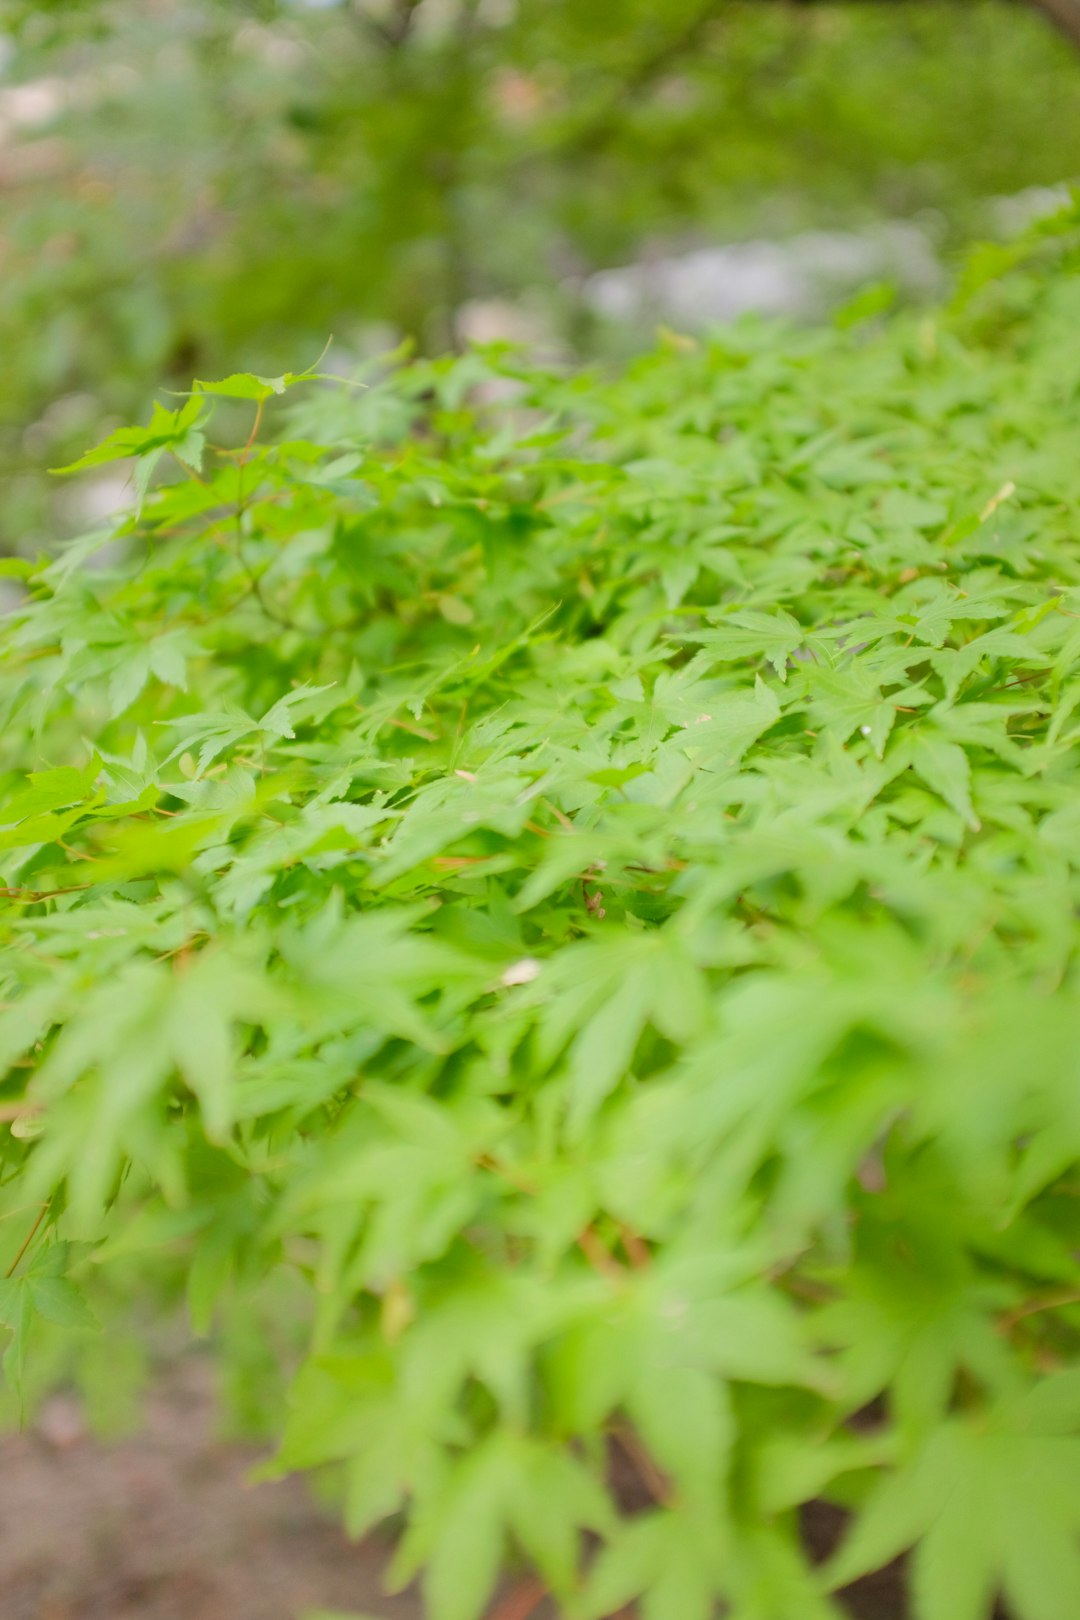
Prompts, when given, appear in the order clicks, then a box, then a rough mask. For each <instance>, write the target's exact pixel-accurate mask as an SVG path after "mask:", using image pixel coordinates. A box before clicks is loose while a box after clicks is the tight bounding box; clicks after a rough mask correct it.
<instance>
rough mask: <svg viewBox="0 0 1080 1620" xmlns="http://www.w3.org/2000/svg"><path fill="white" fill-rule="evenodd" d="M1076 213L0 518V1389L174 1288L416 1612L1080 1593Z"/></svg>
mask: <svg viewBox="0 0 1080 1620" xmlns="http://www.w3.org/2000/svg"><path fill="white" fill-rule="evenodd" d="M1078 240H1080V210H1078V208H1077V205H1076V204H1075V203H1074V204H1072V205H1071V206H1070V207H1069V208H1067V209H1066V210H1065V211H1064V213H1063V214H1062V215H1061V216H1060V217H1058V218H1057V219H1055V220H1054V221H1053V222H1052V223H1049V224H1047V225H1044V226H1042V227H1040V228H1039V230H1037V231H1036V232H1033V233H1032V234H1031V235H1030V236H1029V237H1028V238H1026V239H1025V240H1024V241H1023V242H1020V243H1017V244H1013V245H1011V246H1010V247H1008V248H1006V249H988V250H986V251H985V252H983V253H982V254H980V255H978V256H977V258H976V259H975V260H974V261H973V262H972V264H971V266H970V269H969V272H968V274H967V277H966V279H965V280H964V282H963V285H962V288H961V293H960V295H959V298H958V300H957V301H956V303H955V304H954V305H953V306H952V307H951V308H950V309H947V310H942V311H939V312H937V313H936V314H935V315H933V316H927V315H926V314H904V315H898V316H888V315H887V314H883V313H882V311H881V308H880V300H878V301H877V302H876V303H875V300H874V299H872V298H868V299H863V300H862V301H861V302H860V303H859V304H857V305H855V306H852V307H850V308H849V309H848V310H847V311H845V312H843V313H842V315H841V316H840V317H839V318H838V320H837V322H836V323H835V324H834V325H833V326H832V327H830V328H829V329H826V330H812V331H803V332H794V331H785V330H783V329H778V328H775V327H773V326H771V325H768V324H765V323H760V322H753V321H751V322H747V323H743V324H742V325H740V326H738V327H736V328H733V329H731V330H730V331H727V332H724V333H723V334H721V335H718V336H717V337H715V338H714V339H712V340H710V341H708V342H702V343H697V342H695V341H691V340H689V339H685V338H681V337H678V336H677V335H674V334H669V335H668V336H667V337H666V338H665V339H664V340H663V341H662V342H661V344H660V346H659V348H658V349H657V350H656V351H655V352H653V353H651V354H650V355H648V356H646V357H643V358H641V359H639V360H637V361H636V362H634V363H633V364H632V365H630V366H629V367H628V368H626V369H624V370H622V371H621V372H619V373H617V374H613V375H603V374H599V373H597V374H587V373H586V374H582V373H577V372H571V371H568V370H563V369H560V368H558V367H549V368H544V367H540V366H537V365H535V364H532V363H528V362H526V361H525V360H524V359H522V358H521V356H520V355H518V354H517V353H516V352H515V351H513V350H509V349H500V348H492V349H488V350H483V351H481V350H478V351H474V352H470V353H468V354H466V355H465V356H463V357H461V358H459V359H453V360H438V361H426V362H413V363H409V364H401V363H398V362H396V361H395V360H393V358H391V359H389V360H387V361H385V362H383V363H381V364H379V365H377V366H373V367H372V368H371V369H370V370H369V373H368V375H367V376H366V377H365V378H362V379H358V380H354V381H353V382H350V383H340V382H335V381H334V380H332V379H326V378H319V377H318V376H316V375H314V373H316V372H318V369H319V368H318V366H316V367H314V368H312V372H311V373H307V374H299V375H288V376H282V377H273V378H269V377H256V376H250V375H247V374H240V375H234V376H232V377H228V378H225V379H224V380H222V381H220V382H217V383H213V384H207V383H196V384H195V385H194V388H193V390H192V391H191V393H190V395H189V396H188V397H187V398H186V399H184V400H181V401H180V402H176V401H169V402H168V403H166V404H163V405H161V406H160V407H159V408H158V410H157V411H156V413H155V415H154V418H153V420H152V421H151V422H150V423H149V425H148V426H146V427H145V428H129V429H121V430H118V431H117V432H116V433H115V434H114V435H112V437H111V438H109V439H107V440H106V441H105V442H104V443H103V444H102V445H100V446H99V447H98V448H97V449H95V450H93V451H91V452H90V453H89V454H88V455H87V456H86V457H85V458H84V463H83V464H84V465H89V466H94V465H98V464H100V463H101V462H102V461H103V460H105V459H107V458H109V457H116V458H120V459H123V458H132V457H134V458H135V460H134V466H135V474H134V483H135V490H134V494H133V500H132V504H131V508H130V510H129V511H128V512H127V513H126V514H125V515H124V516H122V518H121V519H120V520H118V521H117V522H116V523H115V524H109V525H106V526H104V527H102V528H101V529H98V530H95V531H94V532H91V533H88V534H86V535H85V536H84V537H82V538H80V539H79V540H77V541H76V542H74V543H73V544H72V545H71V546H69V547H68V548H66V549H65V550H64V551H63V552H62V553H61V554H60V555H58V556H56V557H43V558H41V559H39V560H37V561H29V560H8V561H7V562H5V563H4V564H3V565H0V566H2V570H3V572H4V574H5V575H6V576H7V577H8V578H9V579H13V580H15V581H16V582H18V583H19V585H20V586H21V588H22V589H23V590H24V592H25V595H24V599H23V601H22V604H21V605H20V606H19V607H18V608H17V609H16V610H14V611H13V612H11V613H9V614H8V615H7V616H6V617H5V618H4V620H3V622H2V628H0V713H2V718H3V733H2V734H3V739H4V741H3V748H4V769H5V774H4V777H3V784H2V785H3V792H4V800H3V808H2V809H0V872H2V878H3V894H4V898H5V907H4V914H3V922H2V937H0V977H2V981H3V986H2V998H3V1009H2V1010H0V1059H2V1073H3V1080H2V1083H0V1119H2V1120H3V1121H4V1129H3V1144H2V1151H3V1170H2V1176H0V1243H2V1244H3V1250H4V1252H3V1255H2V1256H0V1258H2V1260H3V1270H4V1271H6V1273H7V1276H6V1279H5V1280H4V1281H3V1282H2V1283H0V1321H2V1322H3V1324H4V1326H5V1328H6V1329H7V1349H6V1357H5V1367H6V1372H7V1375H8V1379H9V1383H10V1386H11V1395H10V1397H9V1398H10V1401H11V1403H12V1405H13V1407H14V1406H17V1405H18V1404H19V1403H24V1404H28V1403H30V1402H31V1401H33V1400H34V1399H35V1398H36V1396H37V1394H39V1393H40V1392H41V1390H42V1389H43V1388H45V1387H47V1386H48V1384H49V1383H50V1382H52V1381H54V1380H55V1379H56V1378H58V1377H66V1378H73V1379H76V1380H87V1379H88V1380H90V1382H91V1383H92V1381H93V1379H94V1377H96V1378H97V1379H98V1380H99V1382H100V1380H101V1377H102V1374H101V1363H100V1353H99V1352H98V1358H99V1359H98V1361H97V1363H96V1364H95V1362H94V1356H95V1350H94V1345H95V1343H96V1340H95V1337H94V1326H93V1322H94V1318H95V1317H97V1318H98V1319H100V1320H103V1321H105V1322H106V1323H107V1325H108V1328H109V1334H110V1344H111V1345H112V1346H116V1345H117V1344H119V1343H121V1342H123V1335H124V1334H125V1333H127V1334H129V1335H130V1336H131V1337H133V1338H134V1339H135V1340H138V1339H140V1338H145V1337H146V1328H145V1325H144V1322H145V1316H146V1312H147V1311H148V1309H152V1310H153V1311H154V1312H157V1313H160V1312H161V1311H164V1310H166V1309H168V1308H172V1306H173V1305H174V1304H175V1302H176V1300H177V1297H178V1294H179V1295H183V1296H186V1301H187V1308H188V1310H189V1313H190V1321H191V1324H192V1329H193V1331H194V1332H195V1333H197V1334H200V1335H207V1336H209V1338H210V1339H211V1342H212V1343H213V1344H214V1345H215V1346H216V1348H217V1349H218V1350H219V1352H220V1354H221V1356H222V1357H223V1359H224V1361H225V1363H226V1366H227V1367H228V1366H231V1367H232V1368H233V1372H232V1374H231V1375H230V1376H232V1377H233V1378H234V1380H235V1384H236V1386H237V1387H238V1388H240V1387H245V1386H246V1385H247V1384H249V1383H253V1382H254V1381H255V1380H256V1371H257V1372H258V1377H259V1378H262V1379H264V1380H269V1389H270V1395H269V1397H268V1407H269V1412H270V1416H271V1420H272V1421H273V1423H274V1424H275V1425H276V1427H277V1428H278V1430H279V1434H280V1447H279V1450H278V1452H277V1456H276V1461H275V1462H274V1463H273V1464H272V1465H271V1467H272V1468H276V1469H279V1470H290V1469H294V1468H315V1469H324V1470H326V1471H328V1477H329V1478H330V1480H331V1481H332V1482H333V1483H334V1484H335V1488H336V1489H337V1491H338V1493H339V1499H340V1502H341V1506H342V1511H343V1513H344V1517H345V1521H346V1524H347V1525H348V1527H349V1529H350V1531H351V1532H352V1533H353V1534H357V1535H359V1534H363V1533H364V1532H366V1531H367V1530H368V1529H369V1528H370V1527H371V1526H373V1525H376V1524H378V1523H380V1522H383V1521H390V1522H391V1523H392V1524H394V1525H396V1526H398V1527H399V1528H400V1530H401V1534H400V1537H399V1545H398V1551H397V1556H396V1560H395V1565H394V1571H393V1574H394V1579H395V1580H397V1581H399V1582H406V1581H408V1580H409V1579H411V1578H412V1577H413V1576H414V1575H416V1574H418V1573H419V1574H421V1575H422V1578H423V1581H424V1585H425V1592H426V1601H427V1604H428V1607H429V1612H430V1613H431V1615H432V1616H433V1617H434V1620H475V1617H477V1616H479V1615H480V1614H482V1613H483V1612H484V1611H485V1608H486V1605H487V1604H488V1602H489V1600H490V1598H491V1595H492V1593H493V1591H494V1590H495V1587H496V1584H497V1582H498V1580H499V1579H500V1576H501V1575H502V1574H503V1573H504V1572H505V1571H506V1570H508V1569H512V1568H514V1567H517V1566H520V1564H521V1563H522V1562H524V1563H526V1564H527V1565H528V1566H530V1567H531V1569H533V1570H534V1571H535V1572H536V1575H537V1579H538V1581H539V1583H540V1584H539V1586H538V1587H537V1590H538V1591H540V1590H543V1589H547V1590H549V1591H550V1592H551V1593H553V1594H554V1596H555V1598H556V1600H557V1602H558V1604H559V1606H560V1609H561V1611H562V1612H564V1613H565V1614H567V1615H568V1616H572V1617H580V1620H599V1617H601V1616H605V1615H610V1614H613V1613H615V1612H616V1611H618V1610H619V1609H620V1608H621V1607H622V1606H623V1605H625V1604H627V1603H638V1604H639V1605H640V1612H641V1615H642V1616H643V1617H644V1620H676V1617H677V1620H707V1617H709V1616H711V1615H713V1614H714V1613H715V1611H716V1606H717V1605H720V1604H722V1605H725V1606H726V1607H725V1610H724V1612H725V1613H727V1614H730V1615H732V1616H738V1617H740V1620H788V1617H790V1616H792V1615H793V1614H798V1615H800V1616H806V1617H822V1620H824V1617H827V1616H836V1615H839V1614H840V1613H842V1612H843V1609H842V1607H841V1606H840V1605H841V1600H840V1599H839V1598H838V1597H837V1596H836V1593H837V1592H839V1591H841V1590H842V1588H843V1586H844V1585H845V1584H846V1583H847V1582H849V1581H851V1580H852V1579H854V1578H856V1577H858V1576H859V1575H860V1574H862V1573H864V1572H865V1571H868V1570H872V1569H876V1568H879V1567H881V1566H882V1565H883V1564H884V1563H886V1562H887V1561H889V1560H890V1559H891V1558H893V1557H894V1556H895V1555H896V1554H897V1553H899V1552H901V1551H903V1550H905V1549H907V1548H912V1547H914V1548H915V1552H914V1555H913V1562H912V1568H913V1576H912V1586H913V1602H914V1605H915V1612H916V1614H917V1615H918V1617H919V1620H981V1617H985V1616H987V1615H988V1614H989V1612H990V1608H991V1605H992V1603H993V1601H994V1599H995V1596H996V1595H997V1594H998V1593H999V1592H1001V1593H1003V1594H1004V1596H1005V1599H1006V1601H1007V1602H1008V1604H1009V1606H1010V1609H1011V1612H1012V1613H1013V1614H1014V1615H1015V1616H1016V1617H1017V1620H1057V1617H1063V1616H1065V1615H1070V1614H1073V1613H1075V1612H1077V1611H1078V1610H1080V1556H1078V1552H1077V1541H1076V1532H1077V1528H1078V1522H1080V1501H1078V1498H1077V1481H1078V1479H1080V1470H1078V1466H1077V1457H1078V1455H1080V1453H1078V1447H1080V1383H1078V1371H1077V1365H1076V1349H1077V1338H1078V1329H1080V1295H1078V1291H1077V1287H1076V1260H1075V1256H1076V1250H1077V1244H1078V1239H1080V1230H1078V1217H1077V1209H1078V1207H1080V1206H1078V1203H1077V1191H1078V1186H1080V1182H1078V1163H1080V1108H1078V1104H1077V1096H1078V1092H1077V1086H1076V1064H1077V1055H1076V1054H1077V1043H1076V1032H1077V1028H1078V1019H1080V999H1078V990H1077V980H1076V953H1077V942H1078V941H1077V924H1076V908H1077V897H1078V892H1080V842H1078V820H1077V817H1078V811H1077V803H1078V786H1080V783H1078V776H1077V772H1078V765H1077V747H1076V745H1077V741H1078V739H1080V729H1078V728H1080V719H1078V711H1080V628H1078V625H1077V615H1078V612H1080V607H1078V603H1080V559H1078V553H1077V545H1076V529H1075V511H1076V505H1077V495H1078V490H1077V479H1078V463H1077V459H1076V455H1075V442H1074V440H1075V427H1074V422H1073V420H1072V413H1073V405H1074V402H1075V398H1076V394H1077V389H1078V388H1080V318H1078V317H1080V276H1078V275H1077V242H1078ZM359 383H362V384H363V386H360V385H358V384H359ZM230 423H231V424H232V425H231V427H230ZM169 468H171V469H172V471H168V470H167V469H169ZM116 1353H117V1352H116V1351H115V1349H114V1350H113V1351H112V1352H111V1354H113V1355H115V1354H116ZM95 1365H96V1367H97V1372H96V1373H95V1372H94V1370H93V1369H94V1367H95ZM88 1368H89V1369H90V1370H89V1371H88V1370H87V1369H88ZM275 1378H279V1379H282V1380H287V1381H288V1382H289V1386H290V1387H289V1390H288V1393H287V1395H286V1394H285V1393H284V1392H282V1390H281V1388H280V1385H279V1384H278V1383H275ZM613 1450H614V1451H618V1452H619V1453H620V1455H621V1456H622V1457H623V1458H624V1460H625V1461H626V1462H627V1463H628V1465H629V1466H631V1467H632V1468H633V1469H635V1470H636V1471H637V1474H638V1475H639V1478H640V1485H641V1490H642V1492H644V1495H645V1498H646V1499H647V1501H648V1503H649V1505H648V1506H645V1507H641V1506H640V1503H639V1504H638V1505H636V1506H635V1505H634V1504H633V1503H628V1502H627V1500H626V1499H625V1496H624V1495H621V1494H620V1491H619V1489H618V1483H617V1480H616V1479H615V1478H614V1476H613V1472H612V1467H611V1460H612V1454H613ZM639 1495H640V1493H639ZM822 1497H824V1498H827V1499H830V1500H832V1501H834V1502H836V1503H839V1504H840V1505H842V1506H843V1507H844V1508H845V1510H847V1511H848V1512H849V1513H850V1514H851V1516H852V1524H851V1529H850V1533H849V1535H848V1536H847V1538H846V1540H845V1541H844V1543H843V1544H842V1545H841V1547H840V1548H839V1550H838V1551H837V1553H836V1554H835V1556H834V1557H833V1558H832V1559H831V1560H830V1561H829V1562H827V1563H826V1564H825V1565H824V1566H823V1567H818V1566H815V1565H814V1564H813V1562H812V1560H811V1559H810V1558H809V1556H808V1554H807V1552H806V1550H805V1548H804V1546H803V1542H802V1538H801V1534H800V1511H801V1509H802V1508H803V1507H804V1505H805V1504H806V1503H808V1502H811V1501H814V1500H816V1499H820V1498H822Z"/></svg>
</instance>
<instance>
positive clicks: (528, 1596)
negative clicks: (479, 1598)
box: [489, 1575, 547, 1620]
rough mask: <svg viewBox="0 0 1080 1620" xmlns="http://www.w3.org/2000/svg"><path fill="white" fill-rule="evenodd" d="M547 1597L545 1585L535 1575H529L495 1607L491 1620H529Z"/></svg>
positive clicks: (512, 1588)
mask: <svg viewBox="0 0 1080 1620" xmlns="http://www.w3.org/2000/svg"><path fill="white" fill-rule="evenodd" d="M546 1596H547V1588H546V1587H545V1586H544V1584H543V1583H542V1582H541V1581H538V1580H537V1579H536V1577H535V1575H527V1576H526V1577H525V1579H524V1580H523V1581H518V1583H517V1585H516V1586H514V1587H511V1589H510V1591H509V1592H507V1594H506V1596H505V1597H504V1598H503V1600H502V1602H501V1603H497V1604H496V1605H495V1607H494V1608H493V1609H492V1611H491V1614H490V1616H489V1620H528V1617H529V1615H530V1614H532V1613H533V1611H534V1610H535V1609H537V1608H538V1607H539V1606H540V1604H541V1603H542V1602H543V1600H544V1598H545V1597H546Z"/></svg>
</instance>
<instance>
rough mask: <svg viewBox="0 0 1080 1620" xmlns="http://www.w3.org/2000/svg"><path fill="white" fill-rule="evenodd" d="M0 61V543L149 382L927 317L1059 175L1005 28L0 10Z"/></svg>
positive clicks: (845, 9) (1050, 101) (997, 22)
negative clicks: (895, 303) (864, 295)
mask: <svg viewBox="0 0 1080 1620" xmlns="http://www.w3.org/2000/svg"><path fill="white" fill-rule="evenodd" d="M1056 3H1058V4H1060V3H1064V4H1066V5H1068V4H1069V3H1071V0H1056ZM0 52H2V64H0V209H2V224H0V355H2V357H3V364H2V366H0V474H2V476H3V477H4V482H5V499H4V501H3V503H2V504H0V549H4V550H8V551H10V550H14V549H18V550H20V551H27V550H29V551H34V550H35V549H37V548H38V547H40V546H51V545H53V544H55V542H56V540H57V539H58V538H62V537H63V535H65V534H67V533H70V532H71V531H72V529H73V528H75V527H78V526H79V525H81V524H84V523H85V522H86V521H87V520H88V519H92V518H93V517H94V516H95V515H97V513H96V511H95V499H96V501H97V506H98V507H100V508H102V509H104V508H107V507H108V506H109V504H110V502H112V501H114V500H115V498H116V491H115V489H114V488H112V487H111V486H110V485H108V483H105V484H104V485H103V487H102V488H101V489H100V491H98V493H97V496H96V497H95V496H94V494H93V492H89V493H88V490H87V489H86V488H83V489H82V490H80V491H79V492H78V493H77V494H76V495H73V494H72V493H71V491H70V490H69V489H68V488H67V486H60V485H57V484H56V483H55V482H50V481H49V480H48V479H47V478H46V477H44V476H43V473H42V469H43V468H44V467H46V466H49V465H54V466H55V465H57V464H59V463H62V462H63V461H65V460H67V459H69V458H70V456H71V455H72V454H74V453H76V452H78V451H79V450H80V449H82V448H83V447H84V446H85V445H86V443H88V442H91V441H93V440H95V439H96V438H98V437H99V436H101V435H102V434H103V433H104V432H105V431H107V430H108V429H109V428H111V427H113V426H115V425H116V424H117V422H119V421H121V420H126V419H130V418H132V417H133V416H135V415H138V413H140V412H142V411H144V410H145V409H146V407H147V404H148V401H149V399H150V398H151V396H152V395H153V393H154V391H155V390H156V389H158V388H159V387H161V386H166V387H170V386H171V387H178V388H179V387H184V386H187V384H188V383H189V381H190V379H191V377H192V376H193V375H201V376H214V375H222V374H224V373H226V372H228V371H230V370H232V369H236V368H240V369H246V370H255V371H259V372H268V373H276V372H280V371H282V370H284V369H286V368H294V369H300V368H302V367H303V366H305V365H307V364H309V363H310V362H311V361H312V360H314V359H315V357H316V356H317V355H318V354H319V353H320V351H321V350H322V349H323V347H324V345H325V344H326V343H327V341H328V339H330V338H331V337H332V339H333V350H334V353H333V364H334V367H335V369H338V370H342V369H349V368H355V367H356V366H357V365H361V364H362V363H363V362H364V361H365V359H367V358H370V357H371V356H372V355H374V354H377V353H379V352H381V351H384V350H386V349H388V348H391V347H393V346H394V345H396V344H398V343H400V342H402V341H408V342H409V343H411V344H412V345H414V346H416V347H417V348H418V349H420V350H426V351H437V350H444V349H447V348H451V347H455V346H458V345H460V344H461V343H463V342H465V341H468V340H470V339H479V340H490V339H504V338H509V339H512V340H519V341H526V342H529V343H533V344H537V343H538V344H542V345H546V346H547V347H549V348H551V349H554V350H557V351H559V352H564V353H566V354H568V355H571V356H574V355H585V356H589V355H599V356H604V355H610V354H615V353H618V352H620V351H625V350H626V349H627V348H632V347H634V346H638V345H642V344H647V343H648V342H650V341H651V340H652V337H653V335H654V333H655V329H656V326H657V324H658V323H660V322H662V323H666V324H669V325H671V326H674V327H676V328H677V329H680V330H685V329H691V328H693V327H694V326H695V325H700V324H703V323H707V322H709V321H710V320H715V319H723V318H728V317H730V316H732V315H734V314H737V313H738V312H739V311H741V310H744V309H747V308H751V309H753V308H760V309H763V310H765V311H767V312H773V313H787V314H788V315H790V316H791V317H792V318H796V319H805V318H808V317H811V318H812V317H814V316H815V315H817V314H818V313H820V311H821V310H822V308H824V307H826V306H828V305H829V304H830V303H835V302H837V301H842V300H843V299H845V298H848V297H850V296H851V295H852V293H853V292H854V291H855V290H856V289H857V288H858V287H860V286H863V285H866V284H878V283H882V282H884V283H889V284H891V285H893V286H894V287H895V288H896V290H897V292H898V294H899V296H901V297H908V298H911V297H925V296H927V295H928V294H931V293H934V292H935V291H936V290H937V288H938V286H939V284H940V282H941V278H942V277H943V276H945V275H947V273H948V268H949V265H950V262H951V261H952V259H953V258H954V256H955V254H956V252H957V250H958V249H959V248H960V247H961V246H962V245H963V244H964V243H965V242H966V241H968V240H970V239H971V238H972V237H986V236H995V235H1002V234H1008V233H1009V232H1010V231H1012V230H1015V229H1016V228H1018V226H1019V225H1021V224H1022V223H1023V222H1024V221H1025V220H1026V219H1027V218H1028V217H1029V216H1030V214H1031V213H1032V212H1033V211H1037V210H1038V209H1039V208H1040V207H1045V206H1047V204H1048V203H1049V202H1051V201H1052V200H1053V188H1055V187H1059V186H1061V185H1062V184H1063V183H1065V182H1067V181H1069V180H1071V179H1072V178H1074V177H1076V176H1078V175H1080V51H1078V50H1077V49H1076V48H1075V46H1073V45H1071V44H1070V43H1069V41H1068V40H1067V39H1066V38H1065V37H1063V36H1062V34H1061V33H1060V32H1058V31H1056V30H1055V29H1054V28H1053V26H1052V25H1051V23H1050V22H1049V21H1048V19H1047V17H1046V15H1045V14H1044V12H1042V11H1040V9H1038V7H1037V6H1036V5H1034V4H1027V3H1024V0H876V3H874V0H836V3H815V4H807V3H800V0H602V3H600V4H585V3H582V0H59V3H52V4H50V3H42V0H38V3H28V0H0Z"/></svg>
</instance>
